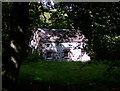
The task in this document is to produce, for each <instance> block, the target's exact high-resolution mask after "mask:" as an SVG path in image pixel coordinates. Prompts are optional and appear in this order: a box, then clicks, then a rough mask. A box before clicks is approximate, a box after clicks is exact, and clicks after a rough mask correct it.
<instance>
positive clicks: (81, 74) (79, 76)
mask: <svg viewBox="0 0 120 91" xmlns="http://www.w3.org/2000/svg"><path fill="white" fill-rule="evenodd" d="M107 67H108V65H106V64H104V63H101V62H100V63H98V64H95V63H81V62H57V61H56V62H55V61H40V62H35V63H34V62H33V63H29V64H26V65H22V67H21V69H20V73H19V80H18V83H19V84H24V85H25V84H27V85H28V84H29V86H33V87H35V88H36V85H38V84H44V86H48V88H49V86H50V85H52V86H56V85H57V86H56V87H57V88H58V85H59V86H62V87H63V86H65V88H67V90H66V91H70V90H71V91H73V90H77V91H79V90H80V88H82V89H86V87H93V86H97V87H96V88H97V91H98V89H101V88H102V87H101V88H100V87H99V86H101V85H103V84H102V83H104V81H108V82H109V83H110V82H119V81H115V78H111V79H107V78H105V77H104V72H105V70H106V69H107ZM36 83H37V84H36ZM35 84H36V85H35ZM45 84H47V85H45ZM106 84H108V83H106ZM44 86H42V87H44ZM74 86H75V87H74ZM76 86H77V87H76ZM38 87H40V86H37V88H38ZM62 87H59V88H62ZM79 87H80V88H79ZM72 88H73V89H72ZM76 88H79V89H76ZM96 88H95V89H94V90H93V89H92V90H90V89H89V90H88V89H86V90H84V91H96ZM62 90H63V89H62ZM101 90H104V89H103V88H102V89H101ZM31 91H39V90H31ZM99 91H100V90H99Z"/></svg>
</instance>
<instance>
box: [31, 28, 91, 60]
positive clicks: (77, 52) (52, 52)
mask: <svg viewBox="0 0 120 91" xmlns="http://www.w3.org/2000/svg"><path fill="white" fill-rule="evenodd" d="M71 33H74V34H72V35H74V36H71ZM86 41H88V40H87V39H86V38H85V36H84V35H82V34H80V31H79V30H75V29H71V30H70V29H41V28H37V29H36V30H34V32H33V36H32V37H31V41H30V44H29V46H30V47H31V48H32V50H33V52H34V50H37V51H38V52H39V53H41V54H40V55H42V56H43V58H44V59H45V60H48V61H50V60H59V61H82V62H85V61H89V60H90V57H89V56H88V54H87V52H86V51H85V48H86V43H85V42H86Z"/></svg>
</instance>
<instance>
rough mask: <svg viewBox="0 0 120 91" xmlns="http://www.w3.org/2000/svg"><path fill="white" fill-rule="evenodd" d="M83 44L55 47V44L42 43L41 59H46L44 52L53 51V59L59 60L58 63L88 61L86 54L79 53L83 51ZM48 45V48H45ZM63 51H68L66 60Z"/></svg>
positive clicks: (66, 44)
mask: <svg viewBox="0 0 120 91" xmlns="http://www.w3.org/2000/svg"><path fill="white" fill-rule="evenodd" d="M82 44H83V43H77V42H69V43H61V44H59V45H56V44H55V43H44V44H43V45H42V46H43V49H42V52H43V57H44V58H45V59H47V58H46V55H45V53H46V50H48V51H49V50H53V51H55V52H54V53H53V54H54V56H55V58H54V59H57V60H60V61H62V60H63V61H82V62H85V61H89V60H90V57H89V56H88V55H87V53H86V52H84V53H83V52H81V50H82V49H83V45H82ZM47 45H49V47H48V46H47ZM64 49H70V51H69V52H68V59H65V58H64V52H63V50H64Z"/></svg>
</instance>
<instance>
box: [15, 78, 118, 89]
mask: <svg viewBox="0 0 120 91" xmlns="http://www.w3.org/2000/svg"><path fill="white" fill-rule="evenodd" d="M16 91H120V84H118V83H117V84H116V83H112V82H105V81H96V80H95V81H91V82H88V83H84V84H79V85H78V84H67V85H66V84H64V85H63V84H58V83H55V82H40V81H33V82H29V81H24V82H19V83H18V84H17V87H16Z"/></svg>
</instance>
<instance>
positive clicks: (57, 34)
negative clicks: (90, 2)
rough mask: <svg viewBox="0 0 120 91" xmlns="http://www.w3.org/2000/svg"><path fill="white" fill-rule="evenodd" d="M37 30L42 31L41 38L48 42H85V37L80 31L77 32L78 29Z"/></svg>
mask: <svg viewBox="0 0 120 91" xmlns="http://www.w3.org/2000/svg"><path fill="white" fill-rule="evenodd" d="M35 30H38V31H40V36H41V38H42V39H43V40H45V41H46V42H56V41H59V42H82V41H85V36H84V35H83V34H81V33H80V30H76V29H46V28H37V29H35ZM72 33H73V34H72ZM70 35H71V36H70ZM73 35H74V36H73Z"/></svg>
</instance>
